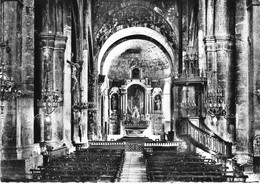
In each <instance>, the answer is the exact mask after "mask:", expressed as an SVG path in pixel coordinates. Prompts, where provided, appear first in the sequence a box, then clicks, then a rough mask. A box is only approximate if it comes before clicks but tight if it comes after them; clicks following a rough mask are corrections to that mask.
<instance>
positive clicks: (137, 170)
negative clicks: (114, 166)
mask: <svg viewBox="0 0 260 184" xmlns="http://www.w3.org/2000/svg"><path fill="white" fill-rule="evenodd" d="M120 182H147V176H146V166H145V163H144V161H143V154H142V152H125V161H124V166H123V171H122V174H121V180H120Z"/></svg>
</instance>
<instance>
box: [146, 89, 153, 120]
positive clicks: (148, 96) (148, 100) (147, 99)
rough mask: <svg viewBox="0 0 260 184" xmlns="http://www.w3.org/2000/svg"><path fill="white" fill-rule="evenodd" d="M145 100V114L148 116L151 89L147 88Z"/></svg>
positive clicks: (149, 112)
mask: <svg viewBox="0 0 260 184" xmlns="http://www.w3.org/2000/svg"><path fill="white" fill-rule="evenodd" d="M146 93H147V98H146V104H147V107H146V109H147V110H146V114H147V115H150V114H151V103H152V98H151V93H152V88H147V92H146Z"/></svg>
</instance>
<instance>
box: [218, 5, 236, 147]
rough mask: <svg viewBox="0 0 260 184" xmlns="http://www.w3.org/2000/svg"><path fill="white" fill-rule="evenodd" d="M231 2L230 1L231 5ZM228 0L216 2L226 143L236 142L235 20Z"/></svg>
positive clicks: (220, 81) (219, 66) (220, 85)
mask: <svg viewBox="0 0 260 184" xmlns="http://www.w3.org/2000/svg"><path fill="white" fill-rule="evenodd" d="M230 2H231V1H229V3H230ZM228 7H230V6H229V4H228V1H227V0H216V13H215V17H216V18H215V39H216V43H215V49H216V67H217V68H216V70H217V85H218V87H220V89H221V90H223V91H224V95H225V99H224V100H225V102H226V116H225V119H224V118H222V121H221V122H220V123H224V125H223V128H224V130H222V131H223V132H224V133H223V138H224V139H225V140H226V141H229V142H234V141H235V131H234V129H235V95H234V90H235V85H234V82H233V78H234V77H235V76H234V75H235V73H234V72H233V71H234V70H235V65H234V64H233V63H234V59H233V52H234V39H233V36H232V35H231V32H230V20H231V19H232V18H233V17H232V16H233V15H232V13H230V12H231V11H232V10H231V9H228Z"/></svg>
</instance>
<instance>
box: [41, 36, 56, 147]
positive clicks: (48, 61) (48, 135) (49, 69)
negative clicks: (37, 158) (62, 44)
mask: <svg viewBox="0 0 260 184" xmlns="http://www.w3.org/2000/svg"><path fill="white" fill-rule="evenodd" d="M39 37H40V40H41V60H40V63H41V71H42V73H41V82H42V88H43V87H44V85H43V84H44V83H46V80H47V78H49V79H48V80H49V84H48V88H49V89H50V90H53V83H52V82H53V49H54V41H55V40H54V38H55V35H53V34H46V33H42V34H40V35H39ZM40 114H41V117H43V118H41V121H42V123H41V124H42V125H43V127H42V128H43V130H44V132H42V133H43V140H42V141H44V142H50V143H51V142H53V141H52V138H53V137H52V134H53V133H52V120H51V119H50V118H51V117H48V116H47V115H46V114H45V113H44V111H43V109H41V108H40ZM47 117H48V118H47Z"/></svg>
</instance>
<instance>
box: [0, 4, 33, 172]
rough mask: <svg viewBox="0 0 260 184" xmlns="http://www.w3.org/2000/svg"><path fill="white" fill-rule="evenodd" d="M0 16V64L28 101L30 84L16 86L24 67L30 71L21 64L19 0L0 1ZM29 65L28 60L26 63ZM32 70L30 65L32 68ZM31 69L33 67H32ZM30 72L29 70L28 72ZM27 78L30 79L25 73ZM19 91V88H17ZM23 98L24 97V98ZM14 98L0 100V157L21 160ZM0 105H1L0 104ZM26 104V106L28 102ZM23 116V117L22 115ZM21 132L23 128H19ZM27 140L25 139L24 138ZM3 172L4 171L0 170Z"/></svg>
mask: <svg viewBox="0 0 260 184" xmlns="http://www.w3.org/2000/svg"><path fill="white" fill-rule="evenodd" d="M0 6H1V9H0V10H1V11H0V15H1V17H0V18H1V19H0V21H1V22H0V25H1V26H0V27H1V28H0V32H1V36H0V43H1V45H2V44H3V48H1V56H0V60H1V63H3V64H5V71H4V72H5V73H6V74H7V76H8V77H12V78H13V80H14V84H15V86H16V87H17V88H18V89H21V88H22V87H24V88H25V90H26V91H27V90H28V92H29V95H28V99H29V100H28V102H32V98H33V94H32V91H31V90H29V89H28V87H29V86H31V85H32V83H31V82H29V83H28V84H27V85H24V86H23V85H20V84H21V83H22V82H24V81H25V80H26V77H27V76H26V77H25V76H24V75H23V74H24V72H25V70H30V69H29V68H26V66H25V65H22V64H23V63H22V36H21V35H22V18H21V16H22V6H21V4H20V3H19V2H16V1H11V2H9V1H8V2H6V1H1V3H0ZM14 12H15V13H14ZM30 64H31V63H30ZM32 69H33V67H32ZM32 71H33V70H32ZM32 73H33V72H32ZM28 78H32V76H31V75H30V74H28ZM21 90H22V89H21ZM24 99H26V97H25V98H24ZM18 101H19V100H17V99H14V100H10V101H5V102H1V103H3V105H4V107H3V111H4V112H3V113H4V114H1V116H2V120H3V121H2V122H1V123H3V124H2V125H1V134H0V136H1V138H2V139H1V143H0V147H1V148H0V149H1V150H0V151H1V152H2V154H1V156H2V159H4V160H7V159H21V157H22V148H21V147H22V137H21V136H22V134H21V130H22V124H21V119H20V117H18V116H17V114H18V112H19V110H20V109H18V108H19V107H18ZM1 105H2V104H1ZM29 106H30V105H29ZM24 112H30V113H32V112H33V109H32V107H31V106H30V107H29V109H26V110H25V111H24ZM23 117H27V116H26V115H24V116H23ZM27 118H28V120H26V121H25V122H24V123H25V124H26V125H28V129H30V130H33V127H32V121H33V118H31V117H30V115H28V117H27ZM23 131H24V127H23ZM32 138H33V136H32V134H31V133H29V137H28V139H30V140H31V139H32ZM25 139H26V141H27V138H25ZM2 170H8V168H3V169H2ZM3 174H4V175H5V174H6V173H5V172H4V173H3Z"/></svg>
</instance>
